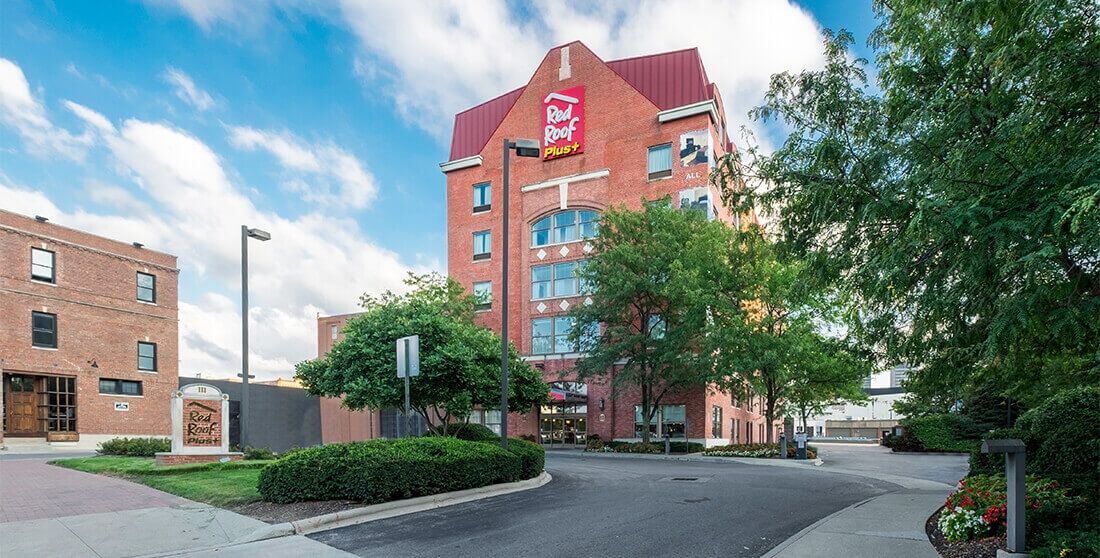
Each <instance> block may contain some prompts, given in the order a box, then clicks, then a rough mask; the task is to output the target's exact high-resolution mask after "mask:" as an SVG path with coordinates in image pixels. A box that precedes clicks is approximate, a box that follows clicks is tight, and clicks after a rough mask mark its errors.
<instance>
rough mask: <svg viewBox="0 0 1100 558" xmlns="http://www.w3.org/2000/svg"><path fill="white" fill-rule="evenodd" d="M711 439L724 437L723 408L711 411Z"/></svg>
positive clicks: (712, 408)
mask: <svg viewBox="0 0 1100 558" xmlns="http://www.w3.org/2000/svg"><path fill="white" fill-rule="evenodd" d="M710 437H711V438H721V437H722V408H721V407H719V406H718V405H715V406H713V407H711V409H710Z"/></svg>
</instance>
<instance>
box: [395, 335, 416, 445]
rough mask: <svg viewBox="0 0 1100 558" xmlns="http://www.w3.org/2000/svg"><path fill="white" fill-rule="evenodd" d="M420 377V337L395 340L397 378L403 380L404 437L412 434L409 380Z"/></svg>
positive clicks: (414, 336)
mask: <svg viewBox="0 0 1100 558" xmlns="http://www.w3.org/2000/svg"><path fill="white" fill-rule="evenodd" d="M419 375H420V336H419V335H410V336H408V337H402V338H400V339H398V340H397V377H398V378H404V379H405V413H404V414H405V420H404V423H405V430H404V432H403V434H404V436H408V435H409V433H411V432H412V423H411V422H410V420H409V419H411V418H412V416H411V415H410V414H409V410H410V409H411V407H412V405H411V402H410V401H409V378H411V377H413V376H419Z"/></svg>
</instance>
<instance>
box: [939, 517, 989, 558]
mask: <svg viewBox="0 0 1100 558" xmlns="http://www.w3.org/2000/svg"><path fill="white" fill-rule="evenodd" d="M942 511H943V510H940V511H938V512H936V513H934V514H932V517H929V518H928V522H927V523H925V524H924V532H925V533H927V534H928V540H929V541H930V542H931V543H932V546H934V547H936V552H939V553H940V556H943V557H944V558H995V557H996V556H997V549H998V548H1000V549H1002V550H1007V549H1008V545H1007V543H1006V542H1005V536H1004V535H1001V536H998V537H986V538H984V539H977V540H973V541H966V542H948V541H947V537H945V536H944V534H943V531H940V527H939V520H940V513H941V512H942Z"/></svg>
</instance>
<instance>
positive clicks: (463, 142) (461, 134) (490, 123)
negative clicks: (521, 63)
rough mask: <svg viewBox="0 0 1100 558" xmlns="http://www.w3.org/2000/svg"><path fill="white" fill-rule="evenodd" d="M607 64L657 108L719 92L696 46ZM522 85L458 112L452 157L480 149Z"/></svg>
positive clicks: (508, 108)
mask: <svg viewBox="0 0 1100 558" xmlns="http://www.w3.org/2000/svg"><path fill="white" fill-rule="evenodd" d="M607 66H608V67H609V68H611V70H612V71H614V72H615V73H617V74H619V76H621V77H622V78H623V79H624V80H625V81H626V82H627V83H629V84H630V85H632V86H633V87H634V88H635V89H637V90H638V92H639V93H641V94H642V95H644V96H645V97H646V98H647V99H649V100H650V101H651V102H652V103H653V104H654V105H656V106H657V109H658V110H667V109H671V108H676V107H682V106H684V105H690V104H692V103H698V102H700V101H706V100H708V99H712V98H714V97H715V96H716V95H715V94H714V93H713V92H712V91H713V89H714V88H715V87H716V86H715V85H714V84H713V83H711V82H710V80H709V79H707V71H706V69H704V68H703V59H702V58H701V57H700V56H699V50H698V49H695V48H689V49H685V50H676V51H672V52H664V53H661V54H650V55H646V56H638V57H635V58H624V59H622V60H612V61H609V62H607ZM523 89H524V88H523V87H520V88H519V89H516V90H514V91H510V92H508V93H505V94H504V95H501V96H500V97H497V98H495V99H492V100H490V101H486V102H484V103H482V104H480V105H477V106H476V107H473V108H470V109H467V110H464V111H462V112H460V113H458V114H456V115H455V127H454V133H453V135H452V136H451V158H450V160H451V161H454V160H457V159H462V158H465V157H470V156H473V155H477V154H479V153H481V150H482V149H483V148H484V147H485V143H486V142H488V141H489V137H490V136H492V135H493V132H495V131H496V129H497V127H498V126H500V123H501V121H502V120H504V117H505V115H507V114H508V111H509V110H511V109H512V105H515V104H516V100H517V99H519V96H520V94H521V93H523Z"/></svg>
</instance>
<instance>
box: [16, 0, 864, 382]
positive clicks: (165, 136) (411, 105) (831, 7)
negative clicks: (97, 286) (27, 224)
mask: <svg viewBox="0 0 1100 558" xmlns="http://www.w3.org/2000/svg"><path fill="white" fill-rule="evenodd" d="M432 6H433V9H431V10H427V9H423V8H420V7H417V5H416V4H415V3H412V2H406V3H398V2H382V1H378V2H350V1H349V2H343V3H335V2H313V1H309V0H302V1H293V0H283V1H279V2H263V1H255V2H228V1H224V2H223V1H220V0H205V1H201V0H153V1H149V2H136V1H133V2H113V3H91V2H57V3H43V2H24V1H21V0H13V1H6V2H4V3H2V4H0V59H2V60H0V207H3V208H5V209H9V210H14V211H18V212H22V213H31V214H43V215H47V216H50V217H51V218H52V219H53V220H54V221H55V222H58V223H61V224H65V225H70V226H74V227H78V228H82V229H87V230H91V231H92V232H96V233H99V234H104V235H106V236H110V237H113V238H118V239H120V240H125V241H141V242H144V243H145V244H146V245H148V246H149V247H151V248H154V249H161V250H164V251H168V252H171V253H174V254H177V255H178V256H179V258H180V260H179V267H180V269H181V274H180V320H181V323H180V333H181V355H180V358H181V373H185V374H187V373H194V372H204V373H206V374H208V375H210V376H229V375H231V374H233V373H235V370H236V366H237V363H238V362H239V352H237V351H239V349H238V347H239V344H240V339H239V333H237V331H236V330H237V325H236V324H237V323H239V314H238V313H237V312H238V309H237V307H236V302H235V301H236V300H238V297H239V294H238V293H239V291H238V287H239V286H238V281H239V280H238V277H239V275H238V274H239V271H238V269H239V268H238V267H237V266H238V265H239V262H238V261H237V258H238V256H237V253H238V250H239V245H238V244H237V243H238V239H237V234H238V228H239V225H240V224H241V223H243V222H246V221H247V222H248V224H249V225H252V226H258V227H261V228H268V229H271V231H272V233H273V236H274V238H273V240H272V241H271V242H269V243H266V244H265V245H262V246H254V247H253V249H252V254H253V270H254V274H253V292H254V293H255V294H254V301H255V303H256V307H255V308H254V309H253V310H252V316H253V319H254V320H255V322H254V325H253V338H252V340H253V346H254V351H255V353H254V354H253V357H252V358H253V363H254V365H253V366H254V368H255V369H256V370H257V374H259V375H260V376H263V377H274V376H279V375H281V376H284V377H286V376H289V375H290V374H292V367H293V364H294V363H295V362H297V361H299V360H302V359H304V358H309V357H311V356H313V355H314V354H315V351H316V347H315V345H316V332H315V322H314V317H315V316H316V314H317V313H340V312H348V311H354V310H355V309H356V304H357V300H358V295H359V294H361V293H363V292H372V293H376V292H379V291H381V290H384V289H387V288H397V287H399V286H400V279H401V277H402V276H403V274H404V272H405V271H406V270H409V269H413V270H419V271H425V270H432V269H435V270H444V269H445V266H446V261H445V252H446V248H445V242H446V222H445V205H444V197H443V191H444V185H445V181H444V177H443V175H442V174H441V173H440V172H439V169H438V166H437V165H438V163H439V162H441V161H444V160H446V158H447V153H448V141H449V138H448V133H449V131H450V128H451V124H452V121H451V118H452V116H453V114H454V112H456V111H457V110H462V109H464V108H467V107H469V106H471V105H473V104H476V103H478V102H480V101H482V100H485V99H487V98H490V97H492V96H495V95H497V94H499V93H502V92H504V91H507V90H510V89H512V88H514V87H516V86H518V85H521V84H522V83H524V82H525V81H526V80H527V78H528V77H529V75H530V72H531V71H532V70H533V69H534V67H535V65H536V64H537V63H538V62H539V61H540V60H541V58H542V56H543V55H544V54H545V51H546V49H547V48H549V47H550V46H552V45H554V44H560V43H563V42H567V41H569V40H573V39H581V40H583V41H585V43H586V44H588V45H589V46H590V47H591V48H593V50H595V51H596V52H597V53H598V54H600V55H601V56H603V57H604V58H605V59H614V58H619V57H623V56H632V55H637V54H646V53H650V52H659V51H663V50H670V49H673V48H683V47H688V46H699V47H700V50H701V52H702V55H703V58H704V63H705V64H706V65H707V69H708V72H709V73H710V75H711V78H712V79H714V80H715V81H716V82H717V83H718V85H719V87H720V88H721V89H722V91H723V95H724V98H725V100H726V105H727V111H728V112H729V118H730V120H732V121H734V122H739V123H742V124H745V125H746V126H749V127H750V128H752V129H754V130H755V132H756V133H757V137H758V138H759V139H760V141H761V142H762V143H763V144H764V145H765V146H767V145H774V144H775V143H777V142H779V141H781V140H782V130H781V129H778V128H777V127H776V126H768V127H761V126H759V125H757V124H753V123H751V122H748V121H747V120H746V119H745V118H744V117H743V114H744V112H745V111H747V110H748V108H750V107H751V106H753V105H754V104H755V103H756V102H758V100H759V98H760V95H761V94H762V93H763V91H764V89H765V88H766V85H767V77H768V76H770V75H771V73H774V72H777V71H783V70H790V71H797V70H800V69H805V68H813V67H816V66H817V65H818V64H819V63H820V51H821V49H820V29H821V27H828V28H832V29H836V28H839V27H845V28H848V29H849V30H851V31H853V32H854V33H855V35H856V37H857V44H856V46H855V53H856V54H858V55H860V56H865V57H869V56H870V52H869V51H868V50H867V48H866V46H865V44H864V41H865V39H866V35H867V33H869V32H870V30H871V29H872V28H873V25H874V20H873V16H872V14H871V10H870V6H869V2H866V1H863V0H860V1H838V2H816V1H815V2H809V1H807V2H801V3H799V4H790V3H787V2H781V1H776V2H758V1H755V0H754V1H744V2H732V1H731V2H715V3H713V4H712V3H708V2H705V1H703V2H699V1H696V2H690V3H685V4H681V5H677V4H676V3H669V2H654V3H646V2H641V3H639V2H629V3H626V2H624V3H621V4H616V3H608V4H601V5H599V6H596V7H593V6H590V5H585V4H576V5H573V4H560V3H553V4H549V5H546V6H543V5H536V4H527V3H518V2H490V1H486V2H481V3H477V4H476V6H475V5H473V4H463V3H461V2H438V3H434V4H432ZM475 7H476V9H474V8H475ZM703 13H706V14H709V15H708V17H707V18H705V19H704V20H703V21H701V20H700V16H699V14H703ZM502 44H507V45H511V46H510V48H501V47H500V45H502Z"/></svg>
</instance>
